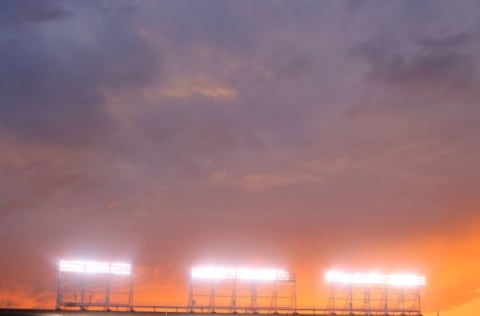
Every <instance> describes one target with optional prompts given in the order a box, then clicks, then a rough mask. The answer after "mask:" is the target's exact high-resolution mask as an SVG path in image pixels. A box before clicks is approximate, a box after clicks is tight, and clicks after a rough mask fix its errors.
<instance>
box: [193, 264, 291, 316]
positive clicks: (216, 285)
mask: <svg viewBox="0 0 480 316" xmlns="http://www.w3.org/2000/svg"><path fill="white" fill-rule="evenodd" d="M202 286H203V288H202ZM202 298H203V299H205V298H208V299H209V301H208V305H206V306H205V305H201V303H200V302H199V300H202ZM265 300H269V301H270V304H269V306H265V305H262V304H265V303H264V302H265ZM286 300H288V310H291V311H292V312H294V311H295V309H296V278H295V274H293V273H289V272H287V271H285V270H282V269H265V268H260V269H254V268H248V267H245V268H244V267H242V268H235V267H221V266H215V265H209V266H196V267H193V268H192V270H191V274H190V294H189V303H188V305H189V308H190V310H191V311H194V309H199V308H200V309H202V310H203V309H204V308H206V309H207V310H210V311H212V312H215V311H216V309H217V310H223V311H224V312H233V313H236V312H237V309H245V311H251V312H253V313H255V312H257V311H258V310H266V311H269V310H271V311H273V312H277V311H278V309H279V307H282V308H286V306H279V303H280V305H282V303H285V301H286ZM204 302H205V301H204ZM242 303H243V304H245V305H243V306H242V305H241V304H242ZM259 303H260V304H259Z"/></svg>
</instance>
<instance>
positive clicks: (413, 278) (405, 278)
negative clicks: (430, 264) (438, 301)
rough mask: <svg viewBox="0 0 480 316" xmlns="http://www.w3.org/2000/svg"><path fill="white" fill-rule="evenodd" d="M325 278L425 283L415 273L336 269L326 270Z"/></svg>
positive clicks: (406, 284) (331, 280)
mask: <svg viewBox="0 0 480 316" xmlns="http://www.w3.org/2000/svg"><path fill="white" fill-rule="evenodd" d="M325 279H326V281H327V282H328V283H340V284H383V285H390V286H404V287H410V286H412V287H413V286H424V285H426V283H427V282H426V278H425V277H424V276H421V275H415V274H408V273H400V274H380V273H376V272H372V273H345V272H342V271H338V270H329V271H327V273H325Z"/></svg>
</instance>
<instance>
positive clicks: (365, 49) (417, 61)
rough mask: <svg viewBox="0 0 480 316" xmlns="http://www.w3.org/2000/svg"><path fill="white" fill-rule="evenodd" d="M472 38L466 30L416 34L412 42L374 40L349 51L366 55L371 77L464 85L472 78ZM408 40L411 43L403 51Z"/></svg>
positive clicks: (402, 81)
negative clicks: (408, 47)
mask: <svg viewBox="0 0 480 316" xmlns="http://www.w3.org/2000/svg"><path fill="white" fill-rule="evenodd" d="M475 40H477V41H478V39H475V38H473V37H472V36H471V34H468V33H460V34H453V35H446V36H444V37H441V38H438V37H434V38H427V37H422V38H416V39H414V40H413V42H412V43H402V42H396V41H395V40H374V41H372V42H368V43H364V44H361V45H359V46H358V47H356V48H355V49H354V50H353V55H357V56H361V57H364V58H365V59H366V61H367V62H368V64H369V65H370V73H369V78H370V79H373V80H385V81H387V82H390V83H399V84H415V83H422V82H425V81H443V82H447V83H448V84H449V85H454V86H465V85H467V86H468V85H469V84H471V83H472V80H473V79H474V75H475V62H476V60H475V58H476V57H477V56H476V55H474V53H473V52H472V51H471V50H470V49H469V46H468V45H469V44H470V43H472V42H474V41H475ZM409 44H410V45H412V46H413V47H411V50H410V51H408V50H407V51H406V50H405V45H409Z"/></svg>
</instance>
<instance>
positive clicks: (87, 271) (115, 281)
mask: <svg viewBox="0 0 480 316" xmlns="http://www.w3.org/2000/svg"><path fill="white" fill-rule="evenodd" d="M58 272H59V274H58V284H57V302H56V308H57V309H62V308H67V307H76V308H80V309H81V310H86V309H87V308H88V307H92V308H96V309H99V308H101V309H104V310H110V309H111V308H117V309H118V308H128V309H132V306H133V274H132V266H131V264H129V263H124V262H100V261H93V260H60V262H59V263H58ZM87 295H88V298H87ZM112 299H114V301H112Z"/></svg>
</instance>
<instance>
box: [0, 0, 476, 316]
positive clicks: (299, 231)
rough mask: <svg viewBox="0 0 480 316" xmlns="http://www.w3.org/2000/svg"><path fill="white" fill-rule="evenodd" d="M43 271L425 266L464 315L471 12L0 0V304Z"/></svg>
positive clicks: (153, 274) (471, 248)
mask: <svg viewBox="0 0 480 316" xmlns="http://www.w3.org/2000/svg"><path fill="white" fill-rule="evenodd" d="M61 258H68V259H76V258H90V259H97V260H106V261H110V260H112V261H113V260H114V261H117V260H122V261H129V262H132V263H133V264H135V266H136V302H138V303H155V304H186V302H187V297H188V274H189V270H190V267H191V266H192V265H196V264H205V263H216V264H224V265H246V266H255V267H260V266H261V267H264V266H265V267H280V268H284V269H286V270H289V271H292V272H296V273H297V278H298V281H297V285H298V305H299V306H313V305H315V306H317V307H323V306H325V305H326V303H327V298H326V296H325V291H326V288H327V286H326V285H325V282H324V280H323V273H324V271H325V270H327V269H329V268H343V269H345V270H352V271H353V270H354V271H358V270H359V271H371V270H378V271H382V272H385V273H388V272H397V271H407V272H416V273H420V274H424V275H426V277H427V286H426V287H425V288H424V290H423V297H422V298H423V311H424V313H425V314H426V315H428V316H430V315H434V314H436V311H437V309H438V310H439V311H440V314H441V315H447V316H467V315H468V316H471V315H473V314H472V313H473V312H475V311H476V312H478V310H480V2H479V1H477V0H455V1H452V0H443V1H442V0H418V1H386V0H385V1H368V0H367V1H361V0H352V1H307V0H302V1H253V0H246V1H228V0H225V1H209V0H202V1H193V0H192V1H183V0H175V1H173V0H171V1H148V0H144V1H143V0H142V1H122V0H114V1H113V0H111V1H42V0H32V1H28V0H24V1H17V0H0V308H1V307H5V306H7V305H10V306H17V307H44V308H52V307H53V306H54V300H55V290H56V288H55V286H56V278H57V263H58V261H59V260H60V259H61Z"/></svg>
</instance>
